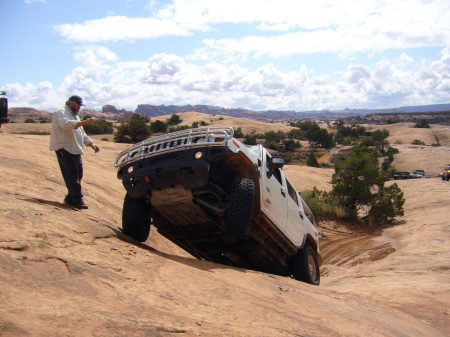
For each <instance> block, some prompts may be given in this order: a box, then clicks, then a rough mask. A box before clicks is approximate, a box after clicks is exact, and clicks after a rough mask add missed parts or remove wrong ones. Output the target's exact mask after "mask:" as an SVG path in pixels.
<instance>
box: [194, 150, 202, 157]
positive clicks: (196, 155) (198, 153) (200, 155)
mask: <svg viewBox="0 0 450 337" xmlns="http://www.w3.org/2000/svg"><path fill="white" fill-rule="evenodd" d="M201 157H203V153H202V152H201V151H198V152H196V153H195V159H200V158H201Z"/></svg>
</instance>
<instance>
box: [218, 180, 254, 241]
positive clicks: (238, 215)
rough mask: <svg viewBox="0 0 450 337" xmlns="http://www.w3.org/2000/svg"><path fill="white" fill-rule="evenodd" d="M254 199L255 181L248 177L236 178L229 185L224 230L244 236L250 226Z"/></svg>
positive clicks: (238, 236)
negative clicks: (229, 191)
mask: <svg viewBox="0 0 450 337" xmlns="http://www.w3.org/2000/svg"><path fill="white" fill-rule="evenodd" d="M254 199H255V183H254V182H253V180H251V179H249V178H236V179H235V180H234V181H233V184H232V186H231V195H230V203H229V207H228V213H227V218H226V220H225V232H226V233H227V234H229V235H231V236H235V237H237V238H244V237H245V235H246V233H247V230H248V228H249V226H250V221H251V219H252V214H253V202H254Z"/></svg>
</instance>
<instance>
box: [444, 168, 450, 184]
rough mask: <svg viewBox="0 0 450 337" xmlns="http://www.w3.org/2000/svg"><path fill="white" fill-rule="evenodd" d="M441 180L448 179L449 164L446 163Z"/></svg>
mask: <svg viewBox="0 0 450 337" xmlns="http://www.w3.org/2000/svg"><path fill="white" fill-rule="evenodd" d="M442 180H445V181H449V180H450V165H448V166H447V167H446V168H445V170H444V171H443V172H442Z"/></svg>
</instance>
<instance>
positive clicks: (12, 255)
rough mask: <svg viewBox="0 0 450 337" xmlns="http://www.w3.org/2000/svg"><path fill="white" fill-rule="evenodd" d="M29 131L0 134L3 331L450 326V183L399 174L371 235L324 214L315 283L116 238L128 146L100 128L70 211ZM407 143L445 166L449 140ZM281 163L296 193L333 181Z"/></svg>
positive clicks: (314, 332) (46, 155)
mask: <svg viewBox="0 0 450 337" xmlns="http://www.w3.org/2000/svg"><path fill="white" fill-rule="evenodd" d="M39 127H48V126H46V125H44V126H42V125H41V126H39ZM397 127H398V128H399V129H402V128H401V127H400V126H398V125H397ZM27 128H29V125H24V124H9V125H3V126H2V128H1V129H0V139H1V143H2V151H1V153H0V163H1V165H0V196H1V206H0V214H1V221H0V227H1V231H0V265H1V268H0V336H174V335H177V336H449V335H450V323H449V322H450V319H449V317H450V305H449V303H450V271H449V270H450V262H449V261H450V240H449V235H450V221H449V220H448V205H449V204H450V183H449V182H444V181H442V180H441V179H438V178H430V179H415V180H406V181H399V182H398V184H399V186H400V188H401V189H402V190H403V192H404V193H405V198H406V204H405V216H404V217H402V218H398V219H397V220H396V221H395V222H394V224H392V225H391V226H389V227H386V228H383V229H380V230H379V231H376V232H375V233H374V232H368V231H365V230H361V229H358V228H351V227H348V226H345V225H343V224H338V223H331V222H323V221H321V222H319V226H320V227H321V229H320V231H321V234H322V238H323V239H322V254H323V256H324V260H325V263H324V265H323V266H322V273H323V275H322V282H321V285H320V286H319V287H314V286H310V285H307V284H304V283H301V282H298V281H295V280H293V279H290V278H286V277H280V276H274V275H268V274H264V273H260V272H256V271H251V270H245V269H239V268H231V267H227V266H222V265H219V264H214V263H210V262H206V261H200V260H196V259H193V258H192V257H190V256H189V255H188V254H186V253H185V252H183V251H182V250H181V249H179V248H178V247H176V246H175V245H173V244H172V243H170V242H168V241H167V240H165V239H164V238H162V237H160V236H159V235H158V233H157V232H156V231H152V233H151V235H150V238H149V240H148V241H147V242H145V243H143V244H141V243H137V242H135V241H132V240H130V239H129V238H127V237H126V236H124V235H123V234H121V232H120V226H121V209H122V203H123V197H124V194H125V193H124V189H123V187H122V185H121V182H120V181H119V180H117V178H116V170H115V169H114V167H113V161H114V158H115V156H116V155H117V154H118V153H119V152H120V151H121V150H123V149H124V148H126V147H127V145H125V144H115V143H112V142H105V141H100V138H102V137H101V136H95V137H93V138H96V143H97V144H98V145H99V146H100V147H101V152H100V153H99V154H94V153H93V151H92V150H91V149H89V148H88V149H86V154H85V155H84V157H83V158H84V159H83V160H84V166H85V178H84V181H83V187H84V192H85V201H86V203H87V204H88V205H89V206H90V208H89V210H85V211H75V210H73V209H71V208H68V207H66V206H65V205H64V204H63V203H62V200H63V198H64V195H65V187H64V185H63V181H62V178H61V174H60V172H59V168H58V166H57V161H56V157H55V155H54V153H52V152H50V151H48V142H49V136H47V135H43V136H39V135H23V134H15V133H13V132H18V131H20V130H24V129H27ZM399 132H400V131H399ZM406 135H408V136H409V132H405V136H404V137H406ZM415 138H416V137H414V139H415ZM405 139H406V138H405ZM424 141H425V142H426V143H427V141H426V140H425V139H424ZM407 143H408V140H405V141H403V144H398V145H404V146H407V148H408V149H410V150H411V151H408V155H407V156H406V155H403V151H401V153H400V154H399V155H396V159H395V162H396V163H398V165H399V167H400V163H401V165H405V167H408V168H412V167H414V168H412V169H415V168H418V167H417V166H419V165H418V163H421V162H420V160H422V158H423V157H425V158H426V159H425V160H424V161H423V163H424V166H425V165H426V168H425V170H426V171H427V172H428V171H429V172H433V174H434V173H437V172H438V171H439V170H440V169H441V168H442V166H443V165H445V164H447V162H449V163H450V158H449V153H450V152H449V151H448V150H449V149H448V147H447V148H446V147H445V146H443V147H440V148H435V147H430V146H425V147H423V148H415V147H409V145H408V144H407ZM437 149H442V152H440V153H436V152H435V150H437ZM442 163H445V164H442ZM421 167H423V166H422V165H421ZM401 168H403V166H402V167H401ZM286 172H287V174H288V176H289V177H290V178H291V180H292V181H293V183H294V185H295V186H296V187H297V188H298V189H300V190H302V189H310V188H312V187H314V186H317V187H318V188H319V189H329V188H331V184H330V179H331V175H332V174H333V170H332V169H314V168H309V167H299V166H287V167H286Z"/></svg>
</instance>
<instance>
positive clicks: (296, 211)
mask: <svg viewBox="0 0 450 337" xmlns="http://www.w3.org/2000/svg"><path fill="white" fill-rule="evenodd" d="M282 174H283V176H284V171H282ZM284 182H285V184H286V189H287V192H288V193H287V194H288V196H287V221H286V235H287V236H288V237H289V238H290V239H291V241H292V242H293V243H294V244H295V245H296V246H301V245H302V243H303V238H304V236H305V226H304V221H307V220H305V218H306V214H305V212H304V210H303V205H302V203H301V202H300V200H299V199H298V195H297V191H296V190H295V189H294V187H293V186H292V184H291V183H290V182H289V180H287V178H286V176H284Z"/></svg>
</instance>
